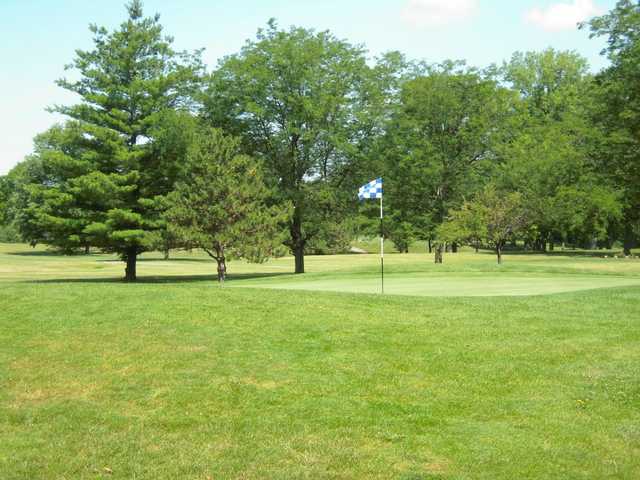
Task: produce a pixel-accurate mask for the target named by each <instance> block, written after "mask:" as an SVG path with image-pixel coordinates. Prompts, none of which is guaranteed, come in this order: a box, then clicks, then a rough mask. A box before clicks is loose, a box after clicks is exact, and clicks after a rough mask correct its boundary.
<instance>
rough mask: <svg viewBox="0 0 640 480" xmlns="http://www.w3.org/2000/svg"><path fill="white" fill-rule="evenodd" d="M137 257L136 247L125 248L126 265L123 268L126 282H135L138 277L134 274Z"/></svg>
mask: <svg viewBox="0 0 640 480" xmlns="http://www.w3.org/2000/svg"><path fill="white" fill-rule="evenodd" d="M137 259H138V250H137V249H136V247H129V248H127V252H126V254H125V261H126V262H127V266H126V267H125V269H124V279H125V281H127V282H135V281H136V280H137V279H138V277H137V275H136V261H137Z"/></svg>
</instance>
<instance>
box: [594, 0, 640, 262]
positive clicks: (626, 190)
mask: <svg viewBox="0 0 640 480" xmlns="http://www.w3.org/2000/svg"><path fill="white" fill-rule="evenodd" d="M583 26H584V27H589V28H590V30H591V37H601V36H604V37H607V47H606V48H605V49H604V50H603V52H602V53H603V54H604V55H606V56H607V58H608V59H609V61H610V62H611V65H610V66H609V67H608V68H606V69H605V70H604V71H602V72H600V73H599V74H598V75H597V77H596V81H597V86H598V88H597V91H596V93H597V100H598V102H597V105H596V108H595V109H594V111H593V115H592V118H593V120H594V123H595V124H596V125H598V126H599V127H600V129H601V130H602V132H603V134H604V141H603V142H601V144H600V145H599V148H598V156H597V159H598V163H599V168H600V171H601V172H602V173H603V175H605V176H606V177H608V178H609V179H610V180H611V181H612V182H613V183H615V184H616V185H617V186H619V187H620V188H621V189H622V202H623V205H624V214H623V237H624V253H625V255H630V254H631V248H632V247H633V246H635V245H636V244H637V239H638V237H639V236H640V136H639V135H638V132H640V91H639V90H638V88H637V86H638V84H639V83H640V5H639V4H638V2H635V1H631V0H619V1H618V2H617V3H616V6H615V7H614V8H613V10H611V11H610V12H609V13H608V14H606V15H603V16H600V17H596V18H594V19H592V20H591V21H590V22H589V23H588V24H585V25H583Z"/></svg>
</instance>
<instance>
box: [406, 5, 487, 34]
mask: <svg viewBox="0 0 640 480" xmlns="http://www.w3.org/2000/svg"><path fill="white" fill-rule="evenodd" d="M477 8H478V0H409V1H408V2H407V4H406V5H405V7H404V8H403V9H402V19H403V20H404V21H405V22H406V23H408V24H409V25H411V26H413V27H418V28H422V27H441V26H444V25H448V24H451V23H454V22H457V21H460V20H464V19H466V18H469V17H471V16H473V14H474V13H475V12H476V10H477Z"/></svg>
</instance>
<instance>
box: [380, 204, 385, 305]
mask: <svg viewBox="0 0 640 480" xmlns="http://www.w3.org/2000/svg"><path fill="white" fill-rule="evenodd" d="M380 274H381V277H380V278H381V282H382V294H383V295H384V226H383V214H382V194H380Z"/></svg>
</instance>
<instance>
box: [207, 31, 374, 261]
mask: <svg viewBox="0 0 640 480" xmlns="http://www.w3.org/2000/svg"><path fill="white" fill-rule="evenodd" d="M373 77H374V75H373V74H372V71H371V69H370V68H369V67H368V66H367V63H366V58H365V54H364V50H363V49H362V47H359V46H353V45H350V44H349V43H347V42H346V41H343V40H339V39H337V38H335V37H334V36H333V35H332V34H331V33H329V32H315V31H313V30H307V29H303V28H296V27H292V28H291V29H289V30H280V29H278V27H277V25H276V23H275V21H273V20H271V21H270V22H269V25H268V27H267V28H266V29H265V30H259V32H258V35H257V39H256V40H255V41H248V42H247V43H246V45H245V46H244V47H243V48H242V50H241V51H240V52H239V53H238V54H235V55H231V56H228V57H226V58H224V59H223V60H222V62H221V63H220V65H219V67H218V69H217V70H216V71H215V72H214V73H213V75H212V78H211V85H210V88H209V90H208V94H207V98H206V101H205V114H206V117H207V118H208V120H209V122H210V123H211V124H212V125H213V126H216V127H220V128H223V129H224V130H225V131H227V132H230V133H231V134H233V135H236V136H238V137H240V138H242V143H243V149H244V151H245V152H246V153H248V154H250V155H252V156H255V157H256V158H259V159H261V160H263V161H264V165H265V169H266V175H267V178H266V179H267V182H268V183H269V184H270V185H272V186H274V187H277V191H278V195H279V200H280V201H281V202H283V203H286V202H291V203H292V204H293V207H294V210H293V215H292V217H291V219H290V220H289V223H288V230H289V238H288V239H287V241H286V245H287V246H288V247H289V248H290V250H291V251H292V252H293V254H294V256H295V271H296V273H303V272H304V253H305V247H306V246H307V244H308V242H309V241H310V240H311V239H312V238H313V237H314V236H315V235H317V234H318V233H319V230H320V229H321V227H322V225H323V224H325V223H326V222H327V221H329V222H336V221H339V220H340V215H341V214H342V213H343V212H345V207H344V205H345V202H347V204H348V202H350V203H352V204H353V203H354V201H353V195H352V194H351V193H350V192H349V188H348V186H349V185H348V182H347V179H348V178H349V176H350V175H352V174H353V172H354V171H355V163H356V161H357V159H358V158H359V151H360V150H361V148H363V145H366V144H367V140H368V139H369V138H370V137H371V136H372V135H373V134H374V133H375V129H376V123H375V122H374V121H373V120H372V118H373V116H374V113H375V112H373V110H374V109H372V107H371V98H374V97H375V98H377V99H381V96H375V95H373V94H371V95H368V93H371V90H373V85H374V84H375V82H374V81H373ZM348 192H349V193H348ZM325 232H326V229H325Z"/></svg>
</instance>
